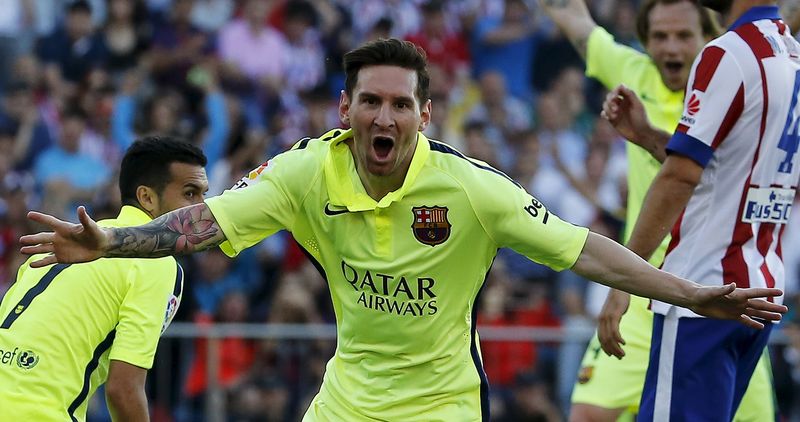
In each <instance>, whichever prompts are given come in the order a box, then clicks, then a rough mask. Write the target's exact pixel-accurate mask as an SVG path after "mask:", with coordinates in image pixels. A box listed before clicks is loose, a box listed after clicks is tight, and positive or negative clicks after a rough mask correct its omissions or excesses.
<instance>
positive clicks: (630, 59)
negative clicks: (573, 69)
mask: <svg viewBox="0 0 800 422" xmlns="http://www.w3.org/2000/svg"><path fill="white" fill-rule="evenodd" d="M642 60H649V59H648V58H647V56H646V55H644V54H643V53H641V52H639V51H636V50H634V49H633V48H631V47H628V46H626V45H622V44H619V43H617V42H616V41H614V36H612V35H611V34H610V33H608V31H606V30H605V28H603V27H601V26H597V27H595V29H594V30H592V33H591V34H589V39H588V40H587V43H586V76H589V77H592V78H595V79H597V80H598V81H600V83H602V84H603V86H605V87H606V88H608V89H611V88H614V87H616V86H617V85H619V84H621V83H630V82H629V81H631V80H632V79H633V78H631V77H630V74H629V71H631V70H636V71H637V72H638V70H637V69H638V68H639V66H638V63H639V62H640V61H642Z"/></svg>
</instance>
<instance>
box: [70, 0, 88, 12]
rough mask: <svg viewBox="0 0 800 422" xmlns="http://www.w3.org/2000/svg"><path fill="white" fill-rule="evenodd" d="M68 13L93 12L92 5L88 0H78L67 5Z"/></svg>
mask: <svg viewBox="0 0 800 422" xmlns="http://www.w3.org/2000/svg"><path fill="white" fill-rule="evenodd" d="M67 12H68V13H86V14H89V15H91V14H92V5H91V4H89V2H88V1H86V0H76V1H73V2H72V3H70V4H68V5H67Z"/></svg>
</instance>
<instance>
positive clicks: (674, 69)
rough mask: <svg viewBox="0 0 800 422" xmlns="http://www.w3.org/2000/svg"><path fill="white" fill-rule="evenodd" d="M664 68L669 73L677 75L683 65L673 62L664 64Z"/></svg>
mask: <svg viewBox="0 0 800 422" xmlns="http://www.w3.org/2000/svg"><path fill="white" fill-rule="evenodd" d="M664 67H665V68H666V69H667V71H669V72H671V73H678V72H680V71H681V70H682V69H683V63H681V62H673V61H669V62H664Z"/></svg>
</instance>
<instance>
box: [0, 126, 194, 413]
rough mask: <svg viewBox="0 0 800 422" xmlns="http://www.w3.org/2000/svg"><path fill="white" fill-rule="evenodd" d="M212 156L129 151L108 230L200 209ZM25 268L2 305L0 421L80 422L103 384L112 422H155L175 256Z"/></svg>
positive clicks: (166, 145)
mask: <svg viewBox="0 0 800 422" xmlns="http://www.w3.org/2000/svg"><path fill="white" fill-rule="evenodd" d="M205 164H206V157H205V155H203V152H202V151H200V149H198V148H197V147H195V146H193V145H191V144H188V143H185V142H179V141H176V140H173V139H170V138H157V137H147V138H144V139H142V140H139V141H137V142H135V143H133V144H132V145H131V146H130V147H129V148H128V150H127V151H126V153H125V156H124V157H123V159H122V164H121V169H120V176H119V189H120V194H121V199H122V203H123V206H122V209H121V210H120V212H119V216H118V217H117V218H115V219H110V220H103V221H100V222H98V224H99V225H100V226H102V227H122V226H132V225H137V224H144V223H147V222H148V221H150V220H151V219H153V218H158V217H159V216H161V215H163V214H164V213H167V212H169V211H172V210H175V209H178V208H181V207H185V206H188V205H193V204H199V203H202V202H203V193H204V192H205V191H206V189H207V188H208V182H207V180H206V173H205V169H204V166H205ZM41 258H42V256H34V257H32V258H30V259H29V260H28V261H27V262H26V263H25V264H23V265H22V266H21V267H20V269H19V273H18V274H17V279H16V282H15V283H14V284H13V285H12V286H11V288H10V289H9V291H8V292H7V293H6V295H5V297H3V299H2V303H0V420H2V421H56V420H59V421H63V420H72V421H83V420H85V418H86V406H87V402H88V399H89V398H90V397H91V396H92V394H94V392H95V390H96V389H97V388H98V387H99V386H100V385H101V384H103V383H105V384H106V389H105V391H106V399H107V402H108V407H109V410H110V412H111V416H112V418H113V419H114V420H115V421H132V422H141V421H147V420H149V412H148V407H147V397H146V396H145V390H144V386H145V378H146V376H147V369H149V368H150V367H151V366H152V363H153V356H154V355H155V352H156V346H157V344H158V339H159V337H160V335H161V333H162V332H163V331H164V329H166V328H167V326H168V325H169V323H170V321H171V320H172V317H173V315H175V312H176V311H177V309H178V306H179V304H180V300H181V291H182V289H183V270H182V269H181V268H180V266H179V265H178V263H177V262H176V261H175V259H174V258H172V257H164V258H158V259H117V258H103V259H100V260H97V261H94V262H91V263H84V264H56V265H48V266H46V267H37V268H34V267H31V265H30V264H31V262H33V261H36V260H37V259H41Z"/></svg>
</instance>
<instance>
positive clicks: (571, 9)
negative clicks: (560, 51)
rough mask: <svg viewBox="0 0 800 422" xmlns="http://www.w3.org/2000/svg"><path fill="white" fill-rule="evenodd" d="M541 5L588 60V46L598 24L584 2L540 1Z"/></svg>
mask: <svg viewBox="0 0 800 422" xmlns="http://www.w3.org/2000/svg"><path fill="white" fill-rule="evenodd" d="M539 4H540V5H541V7H542V9H544V11H545V13H547V15H548V16H550V19H552V20H553V22H555V24H556V25H557V26H558V28H559V29H560V30H561V32H563V33H564V35H566V37H567V39H569V41H570V42H571V43H572V45H573V46H574V47H575V49H576V50H578V54H580V55H581V57H582V58H583V59H584V60H586V44H587V42H588V40H589V34H591V33H592V31H593V30H594V28H595V27H597V23H596V22H595V21H594V19H592V15H590V14H589V9H588V8H587V7H586V3H585V2H584V0H539Z"/></svg>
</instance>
